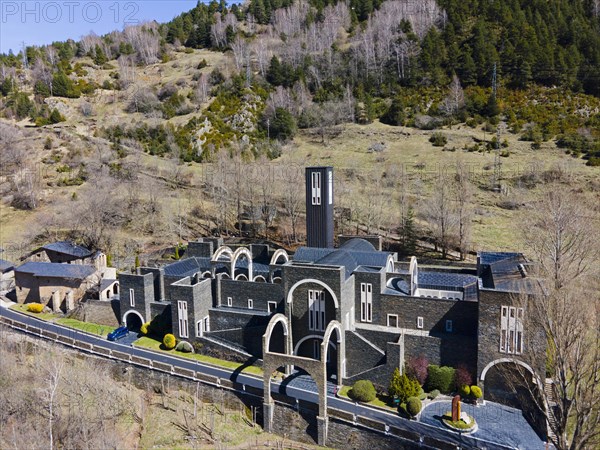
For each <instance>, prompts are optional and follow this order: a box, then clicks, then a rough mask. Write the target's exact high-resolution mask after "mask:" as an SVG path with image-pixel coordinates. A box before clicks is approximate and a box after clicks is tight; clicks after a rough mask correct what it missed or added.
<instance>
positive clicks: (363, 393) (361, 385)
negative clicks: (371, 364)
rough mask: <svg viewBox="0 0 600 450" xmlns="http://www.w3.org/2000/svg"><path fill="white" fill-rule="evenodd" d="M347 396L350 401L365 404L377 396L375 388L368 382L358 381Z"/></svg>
mask: <svg viewBox="0 0 600 450" xmlns="http://www.w3.org/2000/svg"><path fill="white" fill-rule="evenodd" d="M348 394H349V395H350V397H351V398H352V399H354V400H357V401H359V402H365V403H368V402H370V401H372V400H375V397H376V396H377V392H376V391H375V387H374V386H373V383H371V382H370V381H369V380H358V381H357V382H356V383H354V386H352V389H351V390H350V392H349V393H348Z"/></svg>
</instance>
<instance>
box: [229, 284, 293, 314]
mask: <svg viewBox="0 0 600 450" xmlns="http://www.w3.org/2000/svg"><path fill="white" fill-rule="evenodd" d="M220 283H221V289H220V292H221V294H220V295H221V305H223V306H224V307H225V305H227V298H228V297H231V302H232V307H234V308H240V309H248V299H252V302H253V309H254V310H257V311H268V302H275V303H277V312H283V286H282V285H280V284H273V283H255V282H251V281H238V280H221V281H220Z"/></svg>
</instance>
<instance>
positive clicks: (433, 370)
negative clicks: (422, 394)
mask: <svg viewBox="0 0 600 450" xmlns="http://www.w3.org/2000/svg"><path fill="white" fill-rule="evenodd" d="M454 373H455V370H454V368H452V367H447V366H442V367H440V366H436V365H433V364H432V365H430V366H429V367H427V383H426V385H425V386H426V389H427V390H428V391H432V390H434V389H437V390H439V391H440V392H443V393H445V394H447V393H450V391H451V390H452V387H453V382H454Z"/></svg>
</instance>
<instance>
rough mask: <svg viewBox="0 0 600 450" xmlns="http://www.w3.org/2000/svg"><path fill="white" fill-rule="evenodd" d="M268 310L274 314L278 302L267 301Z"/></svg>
mask: <svg viewBox="0 0 600 450" xmlns="http://www.w3.org/2000/svg"><path fill="white" fill-rule="evenodd" d="M267 310H268V311H269V313H270V314H273V313H274V312H275V311H277V302H267Z"/></svg>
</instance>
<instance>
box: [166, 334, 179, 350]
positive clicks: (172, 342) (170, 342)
mask: <svg viewBox="0 0 600 450" xmlns="http://www.w3.org/2000/svg"><path fill="white" fill-rule="evenodd" d="M163 345H164V346H165V347H166V348H167V350H172V349H174V348H175V346H176V345H177V339H176V338H175V336H173V335H172V334H171V333H169V334H165V337H164V338H163Z"/></svg>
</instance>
